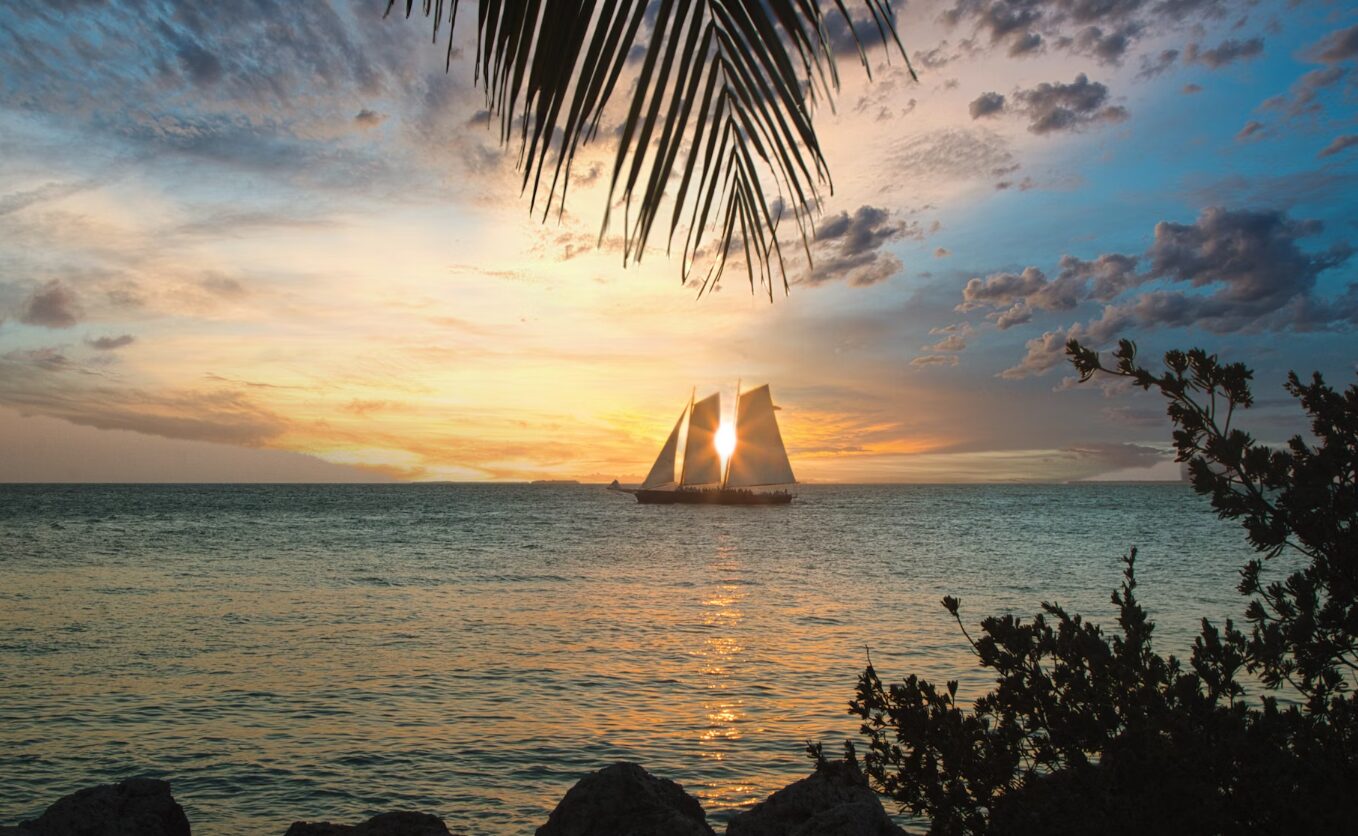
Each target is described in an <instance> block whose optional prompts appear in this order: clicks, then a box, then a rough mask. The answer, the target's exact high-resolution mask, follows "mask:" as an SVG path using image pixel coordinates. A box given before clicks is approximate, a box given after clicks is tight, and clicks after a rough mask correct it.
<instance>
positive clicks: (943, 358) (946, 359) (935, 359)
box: [910, 354, 958, 369]
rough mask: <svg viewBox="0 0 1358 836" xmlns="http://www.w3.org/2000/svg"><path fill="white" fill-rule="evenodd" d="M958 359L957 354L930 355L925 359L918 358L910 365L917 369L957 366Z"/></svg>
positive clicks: (924, 357)
mask: <svg viewBox="0 0 1358 836" xmlns="http://www.w3.org/2000/svg"><path fill="white" fill-rule="evenodd" d="M957 364H958V359H957V355H956V354H929V355H925V356H923V357H916V358H915V359H913V360H911V361H910V365H912V366H914V367H915V368H917V369H923V368H928V367H930V366H956V365H957Z"/></svg>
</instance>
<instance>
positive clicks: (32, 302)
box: [19, 279, 81, 328]
mask: <svg viewBox="0 0 1358 836" xmlns="http://www.w3.org/2000/svg"><path fill="white" fill-rule="evenodd" d="M80 317H81V309H80V299H79V297H77V296H76V293H75V291H74V290H72V289H71V288H70V287H67V286H66V285H65V284H64V283H63V282H62V281H61V280H60V279H53V280H51V281H49V282H47V283H46V284H44V285H42V286H41V287H39V288H38V289H37V290H35V291H33V294H32V295H31V296H29V297H28V300H27V301H26V302H25V303H24V306H23V310H22V311H20V313H19V321H20V322H23V323H25V324H28V325H41V326H43V327H44V328H70V327H71V326H72V325H75V324H76V323H77V322H79V321H80Z"/></svg>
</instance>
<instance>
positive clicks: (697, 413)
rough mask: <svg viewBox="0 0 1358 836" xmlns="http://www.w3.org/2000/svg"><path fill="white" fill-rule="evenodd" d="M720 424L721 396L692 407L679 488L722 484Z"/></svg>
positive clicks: (712, 396)
mask: <svg viewBox="0 0 1358 836" xmlns="http://www.w3.org/2000/svg"><path fill="white" fill-rule="evenodd" d="M720 424H721V395H719V394H712V395H708V396H707V397H706V398H703V399H702V400H700V401H698V402H697V403H695V404H694V405H693V411H692V412H690V413H689V416H688V439H687V440H686V441H685V442H684V467H683V471H684V472H683V476H682V478H681V479H680V480H679V484H681V485H715V484H717V483H719V482H721V458H720V457H719V456H718V455H717V445H716V435H717V427H718V425H720ZM775 432H776V431H775Z"/></svg>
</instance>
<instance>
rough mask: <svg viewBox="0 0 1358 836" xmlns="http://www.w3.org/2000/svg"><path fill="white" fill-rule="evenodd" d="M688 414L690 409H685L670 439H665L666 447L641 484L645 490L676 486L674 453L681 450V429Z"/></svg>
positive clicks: (675, 423) (671, 431) (671, 432)
mask: <svg viewBox="0 0 1358 836" xmlns="http://www.w3.org/2000/svg"><path fill="white" fill-rule="evenodd" d="M687 412H688V407H684V411H683V412H681V413H679V420H678V421H675V422H674V429H672V430H670V437H669V438H667V439H665V446H664V447H661V448H660V455H659V456H656V457H655V464H653V465H651V472H650V473H648V474H646V481H645V482H642V483H641V487H642V489H643V490H651V489H652V488H659V487H662V486H664V485H673V484H674V451H675V450H677V449H679V427H680V426H682V425H683V423H684V415H685V414H686V413H687Z"/></svg>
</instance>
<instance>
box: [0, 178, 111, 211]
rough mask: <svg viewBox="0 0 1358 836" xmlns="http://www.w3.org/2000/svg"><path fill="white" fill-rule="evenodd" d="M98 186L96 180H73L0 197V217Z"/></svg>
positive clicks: (47, 184)
mask: <svg viewBox="0 0 1358 836" xmlns="http://www.w3.org/2000/svg"><path fill="white" fill-rule="evenodd" d="M98 185H99V181H98V180H75V181H71V182H66V183H46V184H44V185H42V186H38V187H37V188H33V189H26V190H25V191H21V192H12V193H10V194H7V195H0V215H8V214H10V213H12V212H18V211H19V210H21V209H27V208H28V207H30V206H33V205H36V204H39V203H46V202H47V201H49V200H60V199H61V198H63V197H69V196H71V195H73V194H78V193H79V192H83V191H86V190H88V189H92V188H95V187H96V186H98Z"/></svg>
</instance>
